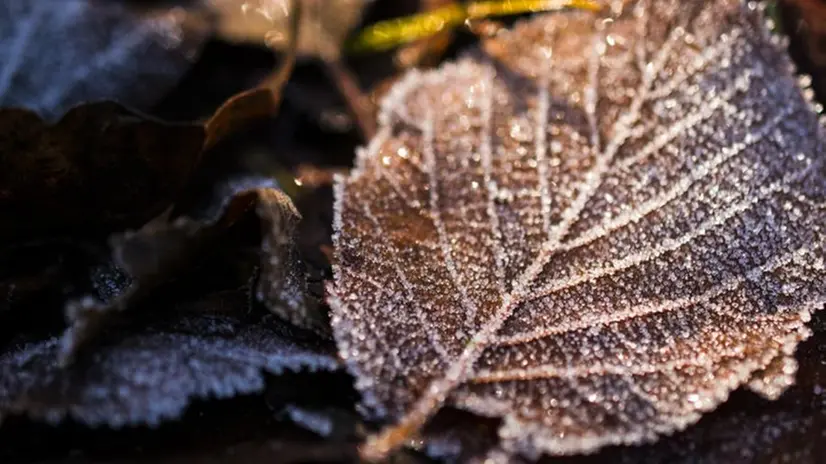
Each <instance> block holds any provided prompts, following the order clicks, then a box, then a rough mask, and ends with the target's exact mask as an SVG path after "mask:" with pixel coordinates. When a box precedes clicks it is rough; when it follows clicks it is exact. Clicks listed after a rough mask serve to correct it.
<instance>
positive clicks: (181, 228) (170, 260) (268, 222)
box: [60, 179, 322, 363]
mask: <svg viewBox="0 0 826 464" xmlns="http://www.w3.org/2000/svg"><path fill="white" fill-rule="evenodd" d="M269 185H272V181H269V180H266V179H260V180H257V181H256V180H250V181H248V182H239V183H237V184H236V185H235V188H237V190H236V191H230V192H228V193H229V194H228V196H227V197H226V198H225V199H222V204H221V209H220V211H221V213H220V214H219V215H217V216H214V217H211V218H209V219H206V220H203V221H199V220H194V219H192V218H187V217H184V216H182V217H178V218H175V219H172V220H167V218H165V217H162V218H159V219H158V220H157V221H153V222H150V223H148V224H147V225H146V226H144V227H143V228H142V229H140V230H138V231H136V232H127V233H125V234H122V235H117V236H115V237H113V238H112V239H111V245H112V262H113V263H114V265H115V266H116V268H117V269H119V270H120V271H122V272H123V273H125V274H126V275H127V276H128V277H129V279H130V282H129V284H128V286H126V287H125V288H123V289H122V291H120V292H117V291H115V292H113V293H115V296H113V297H112V298H111V299H109V300H101V299H97V298H95V297H93V296H88V297H85V298H81V299H78V300H75V301H72V302H70V303H69V304H68V305H67V308H66V316H67V319H68V320H69V323H70V326H69V328H68V329H67V331H66V333H65V335H64V338H63V347H62V349H61V353H60V356H61V359H62V360H63V362H64V363H69V362H71V361H72V360H73V359H74V358H75V357H76V355H77V354H78V352H79V351H80V350H83V349H85V348H89V349H91V348H90V347H89V346H88V345H89V344H90V343H91V342H92V340H94V339H95V338H97V337H98V336H99V335H100V334H101V333H102V332H103V330H104V329H105V328H106V326H107V325H109V324H112V323H115V322H117V321H118V320H119V319H123V318H124V317H130V316H135V315H136V314H135V310H136V309H137V308H139V307H140V305H141V303H143V302H144V301H145V300H146V299H147V298H148V297H149V296H150V295H151V294H152V293H153V292H154V291H155V290H157V288H158V287H159V286H161V285H163V284H165V283H166V282H168V281H170V280H172V279H174V278H175V277H177V276H178V275H180V274H182V273H184V272H186V270H187V268H188V267H191V266H192V264H193V262H194V261H195V260H196V258H197V257H198V256H201V255H204V254H205V253H208V252H209V250H210V249H212V248H214V247H216V246H218V245H219V244H220V245H223V246H228V244H227V243H225V242H224V243H222V238H223V237H224V236H225V234H226V232H227V229H228V228H230V227H231V226H232V225H234V224H235V223H236V222H237V221H239V220H240V219H241V218H242V217H243V216H244V214H245V213H246V212H247V211H248V210H250V211H254V212H255V214H256V215H257V218H258V220H259V221H260V222H259V224H260V227H261V237H262V238H261V240H262V242H261V245H260V261H261V269H262V273H261V276H260V277H259V280H258V282H259V283H258V287H257V290H256V292H257V295H258V298H259V299H261V300H262V301H263V302H265V304H266V305H267V306H268V307H269V308H270V309H271V310H272V311H273V312H274V313H276V314H278V315H280V316H281V317H283V318H285V319H287V320H290V321H292V322H294V323H296V324H298V325H301V326H303V327H307V328H313V329H315V330H321V327H322V319H321V316H320V313H318V310H317V307H318V303H317V302H315V301H314V300H313V299H312V298H311V297H310V296H309V295H308V294H307V283H306V271H305V268H304V265H303V263H302V262H301V260H300V256H299V253H298V251H297V248H296V245H295V238H294V235H295V223H296V222H297V220H298V217H299V216H298V211H296V210H295V207H294V206H293V205H292V202H291V201H290V199H289V197H287V196H286V195H285V194H283V193H281V192H279V191H278V190H276V189H274V188H270V187H268V186H269ZM130 313H131V314H130Z"/></svg>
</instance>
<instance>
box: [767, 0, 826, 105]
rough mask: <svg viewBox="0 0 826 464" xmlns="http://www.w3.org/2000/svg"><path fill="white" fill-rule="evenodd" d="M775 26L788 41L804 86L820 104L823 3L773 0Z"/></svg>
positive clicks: (823, 93)
mask: <svg viewBox="0 0 826 464" xmlns="http://www.w3.org/2000/svg"><path fill="white" fill-rule="evenodd" d="M774 3H776V6H775V8H776V11H777V16H778V18H777V21H778V22H779V24H778V27H780V28H782V31H783V33H785V34H786V35H787V36H788V37H790V39H791V47H790V49H789V51H790V53H791V55H792V57H793V58H794V59H795V62H796V63H797V65H798V68H799V70H800V72H802V73H804V74H808V75H809V77H805V78H803V79H804V81H805V82H804V84H805V85H806V86H812V88H813V89H814V91H815V92H816V93H817V96H818V99H819V100H820V103H821V104H823V103H824V102H826V1H824V0H777V1H776V2H774Z"/></svg>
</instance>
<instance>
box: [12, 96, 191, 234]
mask: <svg viewBox="0 0 826 464" xmlns="http://www.w3.org/2000/svg"><path fill="white" fill-rule="evenodd" d="M204 138H205V132H204V129H203V128H202V127H201V126H200V125H184V124H167V123H162V122H159V121H155V120H152V119H149V118H147V117H146V116H144V115H140V114H137V113H134V112H132V111H130V110H127V109H125V108H124V107H122V106H120V105H119V104H117V103H94V104H89V105H82V106H78V107H76V108H73V109H72V110H70V111H69V112H68V113H66V115H64V116H63V117H62V118H61V119H60V120H59V121H58V122H57V123H55V124H54V125H49V124H48V123H46V122H44V121H43V120H41V119H40V118H39V117H38V116H37V115H35V114H34V113H33V112H31V111H28V110H20V109H0V238H2V240H3V245H8V244H9V243H10V242H12V241H14V240H20V239H26V240H31V239H34V238H37V237H42V236H58V235H72V234H79V233H83V234H85V235H87V236H89V237H93V236H100V235H101V234H107V233H111V232H114V231H118V230H123V229H126V228H133V227H138V226H140V225H142V224H143V223H145V222H146V221H148V220H149V219H151V218H153V217H155V216H157V215H158V214H160V213H161V212H162V211H163V210H164V209H166V208H167V207H168V205H169V204H170V203H171V202H172V201H173V200H174V198H175V196H176V195H178V194H179V193H180V191H181V189H182V188H183V186H184V185H185V184H186V182H187V180H188V178H189V175H190V174H191V172H192V171H193V170H194V168H195V167H196V165H197V164H198V162H199V159H200V156H201V148H202V145H203V143H204Z"/></svg>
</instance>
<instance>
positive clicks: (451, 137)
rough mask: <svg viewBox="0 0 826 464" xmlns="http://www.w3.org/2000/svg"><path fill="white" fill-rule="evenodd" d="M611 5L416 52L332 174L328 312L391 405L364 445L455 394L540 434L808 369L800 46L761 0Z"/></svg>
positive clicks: (348, 350) (810, 268) (816, 212)
mask: <svg viewBox="0 0 826 464" xmlns="http://www.w3.org/2000/svg"><path fill="white" fill-rule="evenodd" d="M605 10H606V14H610V15H611V17H610V18H603V17H599V16H595V15H591V14H587V13H571V14H555V15H545V16H538V17H536V18H535V19H533V20H531V21H528V22H526V23H522V24H520V25H519V26H517V27H516V28H515V29H514V30H513V31H511V32H507V33H502V34H500V35H498V36H497V37H496V38H495V39H492V40H491V41H489V42H487V43H486V44H485V47H484V49H483V50H476V51H474V52H472V53H471V54H470V55H469V56H466V57H465V58H463V59H461V60H460V61H459V62H458V63H456V64H448V65H445V66H443V67H442V68H440V69H439V70H437V71H434V72H428V73H424V74H420V73H416V72H414V73H411V74H409V75H408V76H407V77H406V78H405V79H404V80H402V81H401V82H400V83H399V84H397V85H396V86H395V87H394V89H393V90H392V91H391V92H390V93H389V94H388V96H387V97H386V98H385V100H384V103H383V109H382V113H381V117H380V122H381V126H382V128H381V130H380V135H379V136H378V137H377V138H375V139H374V140H373V141H372V142H371V144H370V145H369V146H368V147H367V149H366V150H364V151H363V152H361V153H360V154H359V158H358V164H357V168H356V170H355V171H354V172H353V174H352V175H351V176H350V177H348V178H342V179H341V180H340V182H339V183H338V184H337V211H336V218H335V227H336V235H335V239H334V240H335V245H336V246H335V248H336V259H337V263H336V265H335V266H334V273H335V282H334V284H332V285H331V286H330V288H329V290H330V294H331V296H330V299H329V301H330V304H331V307H332V310H333V312H332V325H333V330H334V333H335V336H336V339H337V342H338V345H339V350H340V354H341V356H342V357H343V358H344V359H345V360H346V361H347V364H348V366H349V368H350V370H351V372H352V373H353V374H354V375H355V376H356V378H357V387H358V389H359V390H360V391H361V392H362V394H363V397H364V406H365V408H366V409H367V410H369V411H370V412H371V413H372V414H373V415H375V416H378V417H381V418H386V419H389V420H391V421H394V422H396V425H394V426H391V427H389V428H388V429H386V430H385V431H384V432H383V433H381V434H380V435H379V436H377V437H375V438H374V439H373V440H371V441H369V442H368V443H367V445H366V446H365V448H364V450H363V451H364V454H365V455H367V456H370V457H376V456H381V455H383V454H385V453H387V452H388V451H389V450H390V449H392V448H394V447H397V446H399V445H401V444H402V443H404V442H405V441H406V440H407V439H409V438H410V437H411V436H412V435H414V434H415V433H416V432H417V431H418V430H420V429H421V427H422V425H423V424H424V422H425V421H427V419H428V418H430V417H431V416H432V415H433V414H434V413H435V412H436V411H437V410H439V409H440V408H441V407H442V406H443V405H445V404H450V405H454V406H457V407H459V408H463V409H467V410H469V411H472V412H475V413H478V414H480V415H484V416H493V417H501V418H503V423H502V426H501V428H500V429H499V435H500V438H501V440H502V446H503V449H504V450H506V451H507V452H508V453H521V454H523V455H526V456H528V457H535V456H537V455H538V454H540V453H543V452H544V453H549V454H572V453H580V452H588V451H593V450H595V449H597V448H599V447H602V446H605V445H608V444H619V443H637V442H643V441H651V440H654V439H656V438H657V437H658V436H659V435H660V434H665V433H670V432H673V431H675V430H678V429H682V428H684V427H686V426H687V425H689V424H692V423H694V422H696V421H697V420H698V419H699V418H700V416H701V414H702V413H703V412H705V411H709V410H711V409H714V408H715V407H717V405H719V404H720V403H721V402H723V401H724V400H725V399H726V398H727V397H728V395H729V393H730V392H731V391H732V390H734V389H735V388H737V387H739V386H740V385H744V384H746V383H749V382H750V385H752V386H754V387H756V388H757V389H758V391H759V392H760V393H762V394H764V395H766V396H769V397H775V396H777V395H778V393H779V392H781V391H782V390H783V389H784V388H786V387H787V386H788V384H789V383H790V382H791V376H790V373H791V372H792V371H793V369H794V361H793V360H792V359H791V358H790V356H791V354H792V353H793V351H794V349H795V347H796V346H797V343H798V342H799V341H800V340H802V339H804V338H806V337H807V336H808V334H809V330H808V329H807V328H806V326H805V322H806V321H807V320H808V319H809V315H810V314H811V313H812V312H813V311H815V310H816V309H819V308H820V307H821V305H822V303H823V301H824V296H826V295H824V293H823V291H824V288H826V286H824V284H826V281H824V279H825V278H826V272H824V263H823V246H824V236H823V231H822V229H821V227H822V224H823V222H824V219H826V217H824V216H825V214H824V213H825V211H824V204H823V199H824V185H826V183H825V180H824V171H823V169H824V168H823V149H824V145H823V141H824V135H826V134H824V130H823V128H822V127H821V126H820V125H819V124H818V121H817V116H816V114H815V113H814V112H813V111H812V109H811V108H810V103H809V102H808V101H806V99H805V98H803V97H802V96H801V93H800V91H799V88H798V87H797V84H796V81H795V79H794V78H793V76H792V75H791V72H790V70H791V64H790V62H789V60H788V58H787V57H786V56H785V54H784V50H782V49H781V48H780V47H779V46H778V44H777V40H776V39H774V38H772V36H771V35H770V33H769V32H768V31H767V30H766V28H765V26H764V24H763V22H762V15H761V13H760V12H759V11H755V10H756V7H755V6H754V4H745V3H742V2H740V1H735V0H716V1H711V2H699V1H690V2H684V1H679V2H678V1H637V2H613V3H612V4H611V8H606V9H605ZM526 44H530V46H527V45H526ZM778 363H779V364H778ZM775 365H783V366H784V367H783V369H779V370H778V369H775V368H774V366H775Z"/></svg>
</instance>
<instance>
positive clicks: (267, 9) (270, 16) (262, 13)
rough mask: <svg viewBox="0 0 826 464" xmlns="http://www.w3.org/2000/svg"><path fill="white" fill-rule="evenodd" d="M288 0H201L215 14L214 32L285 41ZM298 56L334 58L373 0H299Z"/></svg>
mask: <svg viewBox="0 0 826 464" xmlns="http://www.w3.org/2000/svg"><path fill="white" fill-rule="evenodd" d="M290 1H291V0H246V1H238V0H201V2H202V3H203V4H204V5H205V6H206V8H208V9H209V10H211V11H212V12H213V13H214V14H215V15H216V16H217V18H218V27H217V33H218V35H219V36H220V37H222V38H223V39H225V40H228V41H232V42H252V43H265V44H267V46H269V47H272V48H274V49H276V50H282V49H284V48H286V45H287V43H288V35H289V34H288V32H287V31H288V29H289V14H290V8H289V7H290ZM300 1H301V2H302V8H303V14H302V18H301V23H300V25H299V31H300V32H299V36H298V54H299V56H308V57H316V58H317V57H321V58H324V59H328V58H336V57H338V56H339V54H340V53H341V48H342V44H343V42H344V39H345V38H347V35H348V34H349V33H350V31H351V30H352V29H353V28H354V27H355V26H356V25H357V24H358V22H359V21H360V20H361V17H362V14H363V12H364V9H365V8H366V7H367V6H369V5H370V3H371V2H372V1H373V0H300Z"/></svg>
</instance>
